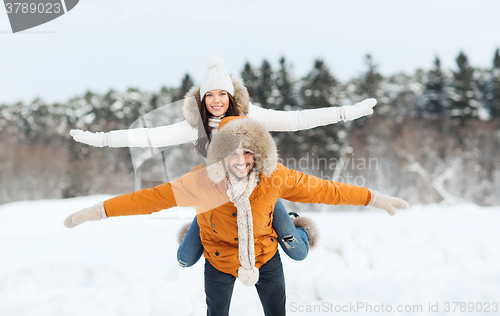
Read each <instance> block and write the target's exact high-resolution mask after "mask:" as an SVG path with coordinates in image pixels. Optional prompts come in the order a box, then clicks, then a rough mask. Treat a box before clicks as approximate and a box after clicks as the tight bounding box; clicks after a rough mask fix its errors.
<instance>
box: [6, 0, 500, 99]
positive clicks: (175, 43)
mask: <svg viewBox="0 0 500 316" xmlns="http://www.w3.org/2000/svg"><path fill="white" fill-rule="evenodd" d="M499 16H500V1H498V0H483V1H481V0H471V1H466V0H442V1H440V0H420V1H416V0H405V1H401V0H399V1H398V0H377V1H374V0H345V1H344V0H337V1H326V0H323V1H317V0H309V1H304V0H300V1H295V0H286V1H285V0H284V1H264V0H245V1H230V0H212V1H203V0H174V1H172V0H170V1H165V0H144V1H136V0H134V1H132V0H120V1H118V0H98V1H94V0H80V2H79V4H78V5H77V6H76V7H75V8H74V9H73V10H71V11H70V12H68V13H67V14H65V15H63V16H61V17H60V18H58V19H56V20H53V21H51V22H48V23H46V24H43V25H41V26H38V27H36V28H33V29H30V30H28V31H25V32H21V33H16V34H13V33H12V32H11V30H10V24H9V21H8V17H7V13H6V10H5V9H4V8H0V103H13V102H15V101H19V100H23V101H31V100H32V99H33V98H35V97H41V98H42V99H43V100H46V101H47V102H55V101H66V100H67V99H69V98H70V97H73V96H77V95H81V94H83V93H84V92H85V91H86V90H92V91H95V92H98V93H103V92H106V91H108V90H109V89H110V88H113V89H116V90H118V91H124V90H125V89H126V88H128V87H138V88H140V89H143V90H146V91H151V92H155V91H158V89H159V88H160V87H161V86H164V85H166V86H178V85H179V84H180V81H181V79H182V77H183V76H184V74H185V73H189V74H191V75H192V76H193V77H194V79H195V80H196V81H197V82H198V81H199V80H201V78H202V76H203V74H204V73H205V61H206V58H207V57H208V56H210V55H212V54H216V55H219V56H221V57H223V58H224V59H225V65H226V68H227V69H228V71H229V72H231V73H235V74H239V73H240V71H241V69H242V67H243V65H244V62H245V61H250V62H251V63H252V64H253V65H254V66H258V65H260V63H261V62H262V60H263V59H264V58H266V59H268V60H269V61H270V62H271V64H272V65H273V66H274V67H275V68H277V66H278V60H279V58H280V56H285V57H286V58H287V59H288V61H289V62H290V63H291V64H292V65H293V70H294V75H295V77H297V78H300V77H302V76H304V75H305V74H306V73H307V72H308V71H309V70H310V69H311V68H312V65H313V62H314V59H315V58H323V59H324V60H325V61H326V63H327V64H328V66H329V67H330V69H331V71H332V73H333V74H334V75H335V76H336V77H337V78H338V79H340V80H342V81H346V80H348V79H350V78H352V77H355V76H359V75H360V74H361V73H362V72H363V71H364V69H365V65H364V56H365V55H366V54H367V53H371V54H372V56H373V57H374V60H375V62H376V63H377V64H379V70H380V71H381V72H382V74H385V75H387V74H394V73H397V72H401V71H403V72H407V73H413V72H414V71H415V69H417V68H424V69H429V68H431V67H432V65H433V61H434V58H435V56H436V55H437V56H439V57H440V58H441V60H442V64H443V67H444V68H447V69H453V68H454V67H455V58H456V56H457V55H458V53H459V51H460V50H463V51H464V52H465V53H466V54H467V55H468V57H469V60H470V63H471V64H472V65H473V66H476V67H488V68H489V67H491V65H492V59H493V55H494V52H495V49H496V48H498V47H500V18H499Z"/></svg>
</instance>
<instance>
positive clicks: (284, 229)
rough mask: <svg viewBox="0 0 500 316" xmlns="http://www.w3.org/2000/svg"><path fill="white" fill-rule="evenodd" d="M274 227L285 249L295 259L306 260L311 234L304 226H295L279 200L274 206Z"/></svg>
mask: <svg viewBox="0 0 500 316" xmlns="http://www.w3.org/2000/svg"><path fill="white" fill-rule="evenodd" d="M273 228H274V230H275V231H276V233H277V234H278V242H279V244H280V245H281V248H282V249H283V251H284V252H285V253H286V254H287V255H288V256H289V257H290V258H292V259H293V260H297V261H300V260H304V259H305V258H306V257H307V254H308V253H309V238H310V237H309V235H308V233H309V232H308V231H307V229H305V228H304V227H295V224H294V222H293V221H292V219H291V218H290V215H288V212H287V211H286V209H285V206H284V205H283V203H282V202H281V200H278V202H276V205H275V206H274V215H273Z"/></svg>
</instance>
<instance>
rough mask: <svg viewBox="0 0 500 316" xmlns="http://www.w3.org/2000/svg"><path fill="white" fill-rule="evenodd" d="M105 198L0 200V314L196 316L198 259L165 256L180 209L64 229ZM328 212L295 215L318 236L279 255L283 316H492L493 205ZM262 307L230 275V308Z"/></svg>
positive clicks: (497, 226) (497, 229)
mask: <svg viewBox="0 0 500 316" xmlns="http://www.w3.org/2000/svg"><path fill="white" fill-rule="evenodd" d="M106 198H109V196H106V195H100V196H90V197H84V198H74V199H65V200H44V201H30V202H16V203H10V204H5V205H2V206H0V315H2V316H3V315H9V316H17V315H36V316H43V315H51V316H53V315H57V316H63V315H72V316H73V315H77V316H78V315H93V316H97V315H106V316H111V315H134V316H135V315H141V316H142V315H169V316H172V315H204V314H205V296H204V289H203V262H202V261H200V262H198V263H197V264H196V265H195V266H194V267H192V268H188V269H183V268H181V267H179V266H178V265H177V262H176V251H177V237H176V236H177V231H178V228H179V227H180V226H181V225H182V224H183V223H185V222H187V221H189V219H184V220H181V219H179V214H180V213H179V212H180V209H173V210H166V211H162V212H160V213H157V214H153V215H150V216H131V217H123V218H112V219H108V220H106V221H102V222H94V223H86V224H83V225H81V226H78V227H76V228H74V229H67V228H65V227H64V226H63V224H62V223H63V220H64V218H65V217H66V216H67V215H69V214H70V213H72V212H75V211H78V210H80V209H82V208H84V207H87V206H91V205H93V204H94V203H97V202H98V201H101V200H103V199H106ZM329 210H330V211H331V212H330V213H308V214H306V216H309V217H312V218H313V219H314V220H315V221H316V222H317V223H318V225H319V228H320V232H321V240H320V243H319V245H318V247H317V248H316V249H314V250H313V251H312V252H311V253H310V254H309V256H308V258H307V259H306V260H305V261H302V262H294V261H292V260H290V259H289V258H287V257H286V256H285V255H282V259H283V264H284V269H285V273H286V282H287V310H288V315H328V314H330V315H333V314H336V315H363V314H371V313H369V311H370V310H371V311H373V314H377V315H392V314H394V315H498V314H500V311H499V309H500V307H499V306H498V305H495V303H496V304H498V303H500V250H499V249H500V247H499V245H500V207H478V206H475V205H471V204H460V205H453V206H443V205H417V206H413V207H411V208H410V210H408V211H402V212H399V214H398V215H397V216H395V217H390V216H388V215H387V214H386V213H385V212H384V211H381V210H368V211H364V212H358V211H356V210H354V211H342V208H336V207H331V208H329ZM336 210H339V211H336ZM302 215H304V213H303V214H302ZM453 302H459V304H455V303H453ZM462 303H465V304H466V305H464V304H462ZM470 303H473V304H474V306H472V305H470ZM488 304H489V305H488ZM488 306H489V307H488ZM495 306H496V308H495ZM479 308H481V309H482V310H483V312H481V313H478V312H477V311H478V309H479ZM389 309H391V310H392V312H388V310H389ZM398 309H399V310H403V312H397V310H398ZM405 310H406V311H405ZM436 310H437V312H436ZM447 310H449V311H450V312H448V313H447V312H446V311H447ZM473 310H474V311H473ZM484 310H489V312H484ZM453 311H455V313H453ZM495 311H496V312H495ZM262 314H263V313H262V309H261V306H260V302H259V300H258V297H257V294H256V291H255V289H254V288H246V287H244V286H243V285H241V284H240V282H236V286H235V291H234V294H233V301H232V306H231V315H238V316H240V315H252V316H254V315H262Z"/></svg>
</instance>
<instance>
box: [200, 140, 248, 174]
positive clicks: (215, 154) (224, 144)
mask: <svg viewBox="0 0 500 316" xmlns="http://www.w3.org/2000/svg"><path fill="white" fill-rule="evenodd" d="M238 147H240V139H239V138H238V137H237V136H235V135H231V134H217V137H216V138H214V140H213V141H212V143H211V144H210V148H209V150H208V153H207V172H208V177H209V178H210V179H211V180H212V181H213V182H214V183H219V182H221V181H223V180H224V179H225V178H226V172H227V168H226V163H227V159H226V158H227V157H229V156H230V155H231V154H232V153H233V152H234V151H235V150H236V149H238Z"/></svg>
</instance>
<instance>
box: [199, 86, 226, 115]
mask: <svg viewBox="0 0 500 316" xmlns="http://www.w3.org/2000/svg"><path fill="white" fill-rule="evenodd" d="M205 105H206V107H207V110H208V112H210V114H212V115H213V116H221V115H224V114H225V113H226V111H227V109H228V108H229V94H228V93H227V91H225V90H210V91H208V92H207V93H205Z"/></svg>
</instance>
